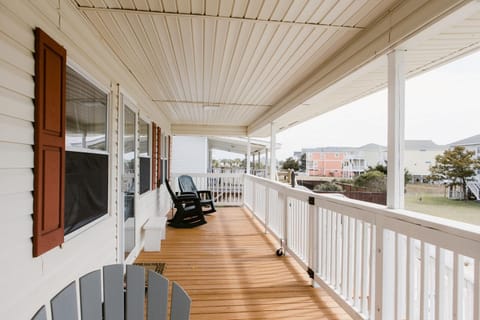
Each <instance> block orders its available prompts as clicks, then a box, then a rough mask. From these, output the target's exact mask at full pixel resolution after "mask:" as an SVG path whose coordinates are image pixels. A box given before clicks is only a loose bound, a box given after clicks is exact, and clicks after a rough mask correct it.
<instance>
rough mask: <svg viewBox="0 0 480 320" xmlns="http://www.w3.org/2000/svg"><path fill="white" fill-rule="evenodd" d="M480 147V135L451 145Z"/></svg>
mask: <svg viewBox="0 0 480 320" xmlns="http://www.w3.org/2000/svg"><path fill="white" fill-rule="evenodd" d="M476 144H478V145H480V134H477V135H475V136H471V137H468V138H465V139H462V140H458V141H455V142H452V143H450V145H451V146H469V145H476Z"/></svg>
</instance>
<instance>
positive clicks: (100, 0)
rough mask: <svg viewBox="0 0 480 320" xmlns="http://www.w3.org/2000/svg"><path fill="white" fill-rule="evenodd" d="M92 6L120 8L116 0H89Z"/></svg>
mask: <svg viewBox="0 0 480 320" xmlns="http://www.w3.org/2000/svg"><path fill="white" fill-rule="evenodd" d="M90 2H91V3H92V6H93V7H95V8H110V5H111V6H112V8H120V7H121V6H120V3H119V2H118V1H117V0H110V1H108V0H90Z"/></svg>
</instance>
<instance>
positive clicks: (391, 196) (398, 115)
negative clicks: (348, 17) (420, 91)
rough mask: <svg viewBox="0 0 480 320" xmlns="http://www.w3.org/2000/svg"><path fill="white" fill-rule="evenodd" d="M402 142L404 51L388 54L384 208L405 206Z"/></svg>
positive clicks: (403, 132) (403, 138)
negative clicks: (386, 172) (386, 158)
mask: <svg viewBox="0 0 480 320" xmlns="http://www.w3.org/2000/svg"><path fill="white" fill-rule="evenodd" d="M404 140H405V72H404V52H403V51H398V50H394V51H393V52H391V53H389V54H388V163H387V171H388V176H387V206H388V207H389V208H391V209H402V208H403V207H404V183H405V182H404V181H405V178H404V177H405V174H404V167H403V153H404V144H405V143H404Z"/></svg>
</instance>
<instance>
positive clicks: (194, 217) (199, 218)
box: [165, 181, 207, 228]
mask: <svg viewBox="0 0 480 320" xmlns="http://www.w3.org/2000/svg"><path fill="white" fill-rule="evenodd" d="M165 185H166V186H167V190H168V193H170V197H171V198H172V201H173V204H174V206H175V209H176V211H175V213H174V215H173V217H172V219H170V220H168V225H169V226H171V227H174V228H193V227H196V226H200V225H202V224H205V223H207V221H206V220H205V217H204V216H203V212H202V206H201V204H200V199H199V198H198V197H197V196H196V195H195V194H194V193H190V194H188V193H187V194H180V195H176V194H175V193H174V192H173V191H172V188H170V184H169V183H168V181H165Z"/></svg>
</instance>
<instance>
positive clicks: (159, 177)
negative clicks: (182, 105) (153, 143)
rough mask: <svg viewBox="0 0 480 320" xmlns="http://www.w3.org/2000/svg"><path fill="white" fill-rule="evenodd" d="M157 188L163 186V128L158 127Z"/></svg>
mask: <svg viewBox="0 0 480 320" xmlns="http://www.w3.org/2000/svg"><path fill="white" fill-rule="evenodd" d="M157 159H158V161H157V187H160V185H161V184H162V128H160V127H157Z"/></svg>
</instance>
